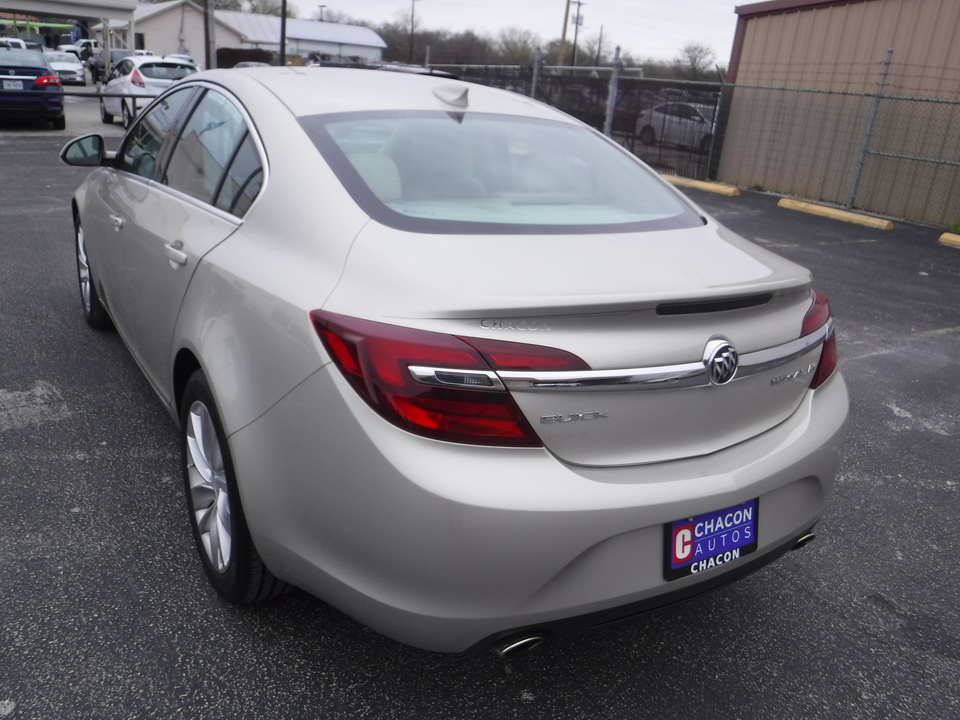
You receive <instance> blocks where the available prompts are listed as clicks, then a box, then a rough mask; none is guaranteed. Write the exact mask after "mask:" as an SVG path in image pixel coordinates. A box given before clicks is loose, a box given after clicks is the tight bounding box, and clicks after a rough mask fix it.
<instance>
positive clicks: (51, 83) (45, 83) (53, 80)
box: [33, 75, 60, 87]
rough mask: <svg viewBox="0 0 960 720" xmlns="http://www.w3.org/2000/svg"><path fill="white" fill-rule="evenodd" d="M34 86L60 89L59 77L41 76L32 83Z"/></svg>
mask: <svg viewBox="0 0 960 720" xmlns="http://www.w3.org/2000/svg"><path fill="white" fill-rule="evenodd" d="M33 84H34V85H40V86H42V87H60V76H59V75H41V76H40V77H38V78H37V79H36V80H34V81H33Z"/></svg>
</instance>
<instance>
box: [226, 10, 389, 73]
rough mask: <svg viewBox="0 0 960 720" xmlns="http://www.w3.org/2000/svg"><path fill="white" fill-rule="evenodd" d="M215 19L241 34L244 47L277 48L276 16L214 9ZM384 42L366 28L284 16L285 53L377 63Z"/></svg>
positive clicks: (278, 26)
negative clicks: (285, 30) (285, 22)
mask: <svg viewBox="0 0 960 720" xmlns="http://www.w3.org/2000/svg"><path fill="white" fill-rule="evenodd" d="M216 16H217V19H218V20H222V21H223V22H225V23H227V24H228V25H230V26H231V27H233V28H235V29H236V30H237V32H239V33H240V34H241V35H242V36H243V45H242V47H244V48H259V49H262V50H271V51H273V52H278V51H279V50H280V18H279V17H277V16H275V15H255V14H253V13H244V12H231V11H228V10H217V11H216ZM386 47H387V44H386V43H385V42H384V41H383V39H382V38H381V37H380V36H379V35H377V33H376V32H374V31H373V30H371V29H370V28H368V27H363V26H361V25H341V24H339V23H328V22H320V21H317V20H300V19H298V18H287V48H286V54H287V55H300V56H302V57H306V56H307V55H311V54H313V53H317V54H319V55H324V56H328V57H329V58H331V59H339V60H347V59H351V60H359V61H361V62H380V61H381V60H382V59H383V50H384V48H386Z"/></svg>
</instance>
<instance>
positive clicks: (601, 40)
mask: <svg viewBox="0 0 960 720" xmlns="http://www.w3.org/2000/svg"><path fill="white" fill-rule="evenodd" d="M602 48H603V25H601V26H600V39H599V40H598V41H597V59H596V60H594V62H593V66H594V67H600V55H601V50H602Z"/></svg>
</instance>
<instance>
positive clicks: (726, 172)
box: [719, 0, 960, 223]
mask: <svg viewBox="0 0 960 720" xmlns="http://www.w3.org/2000/svg"><path fill="white" fill-rule="evenodd" d="M798 6H799V7H798ZM761 11H762V13H765V14H758V13H759V12H761ZM737 12H738V13H739V14H740V24H741V26H743V27H739V28H738V31H742V32H741V33H740V34H741V35H742V43H740V42H738V44H737V46H736V47H735V49H734V55H735V57H733V58H731V67H732V68H735V69H736V83H737V85H760V86H772V87H778V88H803V89H808V90H813V89H816V90H820V91H827V92H828V93H829V92H839V93H862V94H864V97H851V96H840V95H830V94H819V93H811V92H803V93H799V92H777V91H772V90H753V89H749V88H742V87H738V88H737V89H736V91H735V92H734V95H733V98H734V99H733V103H732V105H731V111H730V116H729V122H728V125H727V130H726V137H725V140H724V146H723V155H722V158H721V163H720V167H719V179H721V180H723V181H726V182H732V183H736V184H738V185H742V186H747V187H762V188H764V189H768V190H773V191H776V192H781V193H785V194H791V195H797V196H799V197H804V198H808V199H812V200H823V201H827V202H834V203H839V204H843V203H845V202H846V200H847V196H848V193H849V191H850V187H851V180H852V177H853V174H854V170H855V168H856V165H857V161H858V158H859V156H860V152H861V148H862V145H863V139H864V135H865V132H866V128H867V123H868V119H869V116H870V110H871V107H872V105H873V98H872V95H873V94H874V93H875V91H876V88H877V81H878V77H879V74H880V70H881V68H882V65H883V60H884V57H885V54H886V51H887V48H893V50H894V53H893V61H892V64H891V66H890V72H889V75H888V78H887V84H886V87H885V90H884V95H885V96H886V95H898V96H910V97H918V96H920V97H928V98H929V97H939V98H943V99H949V100H958V99H960V41H958V39H957V38H958V35H957V33H958V29H960V1H958V0H860V1H859V2H858V1H856V0H854V1H853V2H845V3H837V2H834V3H830V4H824V3H816V4H814V3H810V2H790V1H786V2H772V3H761V4H757V5H753V6H744V7H739V8H737ZM739 39H740V38H739V37H738V40H739ZM958 109H960V106H957V105H942V104H941V105H939V106H935V105H932V104H931V105H929V107H928V106H923V107H921V108H920V114H919V115H918V106H917V105H916V104H908V103H905V102H900V101H894V100H884V101H883V102H882V103H881V111H880V113H879V114H878V117H877V125H876V127H875V131H874V136H873V139H872V141H871V144H870V147H871V150H879V151H881V152H889V153H891V154H896V155H912V156H915V157H922V158H946V159H948V160H951V161H960V147H958V144H960V138H958V137H956V136H957V135H960V133H958V132H956V131H954V132H953V133H952V135H953V137H952V139H951V138H950V137H947V136H945V134H944V132H943V128H944V127H951V128H954V129H957V128H960V111H958ZM938 128H939V130H938ZM958 190H960V168H957V167H954V166H943V165H936V164H932V163H925V162H918V161H915V160H903V159H894V158H886V157H877V156H870V157H868V159H867V161H866V164H865V167H864V176H863V182H862V184H861V186H860V188H859V190H858V192H857V197H856V202H855V206H856V207H861V208H864V209H869V210H873V211H875V212H880V213H885V214H890V215H896V216H901V217H910V218H915V219H922V220H927V221H930V222H937V223H940V222H949V221H951V220H957V219H960V199H958V194H957V191H958ZM954 216H955V217H954Z"/></svg>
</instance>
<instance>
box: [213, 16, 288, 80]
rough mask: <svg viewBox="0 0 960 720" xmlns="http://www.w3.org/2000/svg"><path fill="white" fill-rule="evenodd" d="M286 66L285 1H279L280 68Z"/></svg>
mask: <svg viewBox="0 0 960 720" xmlns="http://www.w3.org/2000/svg"><path fill="white" fill-rule="evenodd" d="M211 1H212V0H211ZM286 65H287V0H280V67H286Z"/></svg>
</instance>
